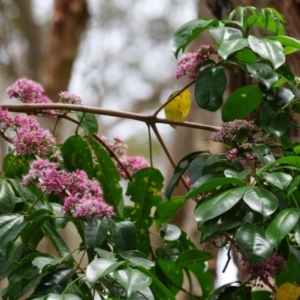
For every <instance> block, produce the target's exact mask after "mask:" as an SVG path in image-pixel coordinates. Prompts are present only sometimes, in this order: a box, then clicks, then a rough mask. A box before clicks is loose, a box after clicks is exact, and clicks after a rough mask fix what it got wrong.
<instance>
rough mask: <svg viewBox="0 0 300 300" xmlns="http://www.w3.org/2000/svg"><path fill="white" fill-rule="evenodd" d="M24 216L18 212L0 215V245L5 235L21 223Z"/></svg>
mask: <svg viewBox="0 0 300 300" xmlns="http://www.w3.org/2000/svg"><path fill="white" fill-rule="evenodd" d="M23 220H24V216H22V215H19V214H7V215H4V216H0V245H1V244H2V243H3V241H4V239H5V238H6V236H7V235H9V233H10V232H11V231H12V230H13V229H14V227H16V226H18V225H19V224H21V223H22V222H23Z"/></svg>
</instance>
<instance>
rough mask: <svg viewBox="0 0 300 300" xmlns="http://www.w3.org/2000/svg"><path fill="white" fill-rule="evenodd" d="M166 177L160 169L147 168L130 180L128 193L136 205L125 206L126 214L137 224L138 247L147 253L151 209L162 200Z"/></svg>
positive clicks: (127, 217) (126, 216)
mask: <svg viewBox="0 0 300 300" xmlns="http://www.w3.org/2000/svg"><path fill="white" fill-rule="evenodd" d="M163 181H164V178H163V176H162V174H161V173H160V171H159V170H157V169H152V168H145V169H141V170H139V171H137V172H136V173H134V174H133V181H132V182H129V184H128V189H127V192H126V195H127V196H129V197H130V200H131V201H132V202H133V203H134V206H126V207H125V208H124V216H125V218H126V219H128V220H130V221H132V222H133V223H134V224H135V226H136V232H137V238H138V249H139V250H140V251H142V252H144V253H147V252H148V251H149V250H150V248H149V244H148V238H147V236H148V229H149V227H150V226H151V225H152V219H153V218H152V216H151V210H152V208H153V207H158V206H159V205H160V203H161V202H162V197H161V191H162V187H163Z"/></svg>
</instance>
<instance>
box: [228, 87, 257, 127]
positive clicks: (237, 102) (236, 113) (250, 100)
mask: <svg viewBox="0 0 300 300" xmlns="http://www.w3.org/2000/svg"><path fill="white" fill-rule="evenodd" d="M262 100H263V93H262V91H261V90H260V88H259V87H257V86H252V85H248V86H243V87H241V88H239V89H237V90H235V91H234V92H233V93H232V94H230V96H229V97H228V98H227V100H226V102H225V104H224V106H223V108H222V120H223V121H224V122H229V121H233V120H235V119H243V118H244V117H246V116H248V115H249V114H250V113H251V112H252V111H253V110H255V109H256V108H257V107H258V106H259V105H260V104H261V103H262Z"/></svg>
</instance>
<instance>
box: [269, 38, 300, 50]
mask: <svg viewBox="0 0 300 300" xmlns="http://www.w3.org/2000/svg"><path fill="white" fill-rule="evenodd" d="M267 39H270V40H275V41H278V42H280V43H281V45H282V46H288V47H292V48H296V49H299V50H300V41H299V40H297V39H295V38H292V37H289V36H285V35H273V36H268V37H267Z"/></svg>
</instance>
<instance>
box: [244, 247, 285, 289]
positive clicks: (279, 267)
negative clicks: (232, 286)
mask: <svg viewBox="0 0 300 300" xmlns="http://www.w3.org/2000/svg"><path fill="white" fill-rule="evenodd" d="M242 264H243V265H244V267H245V271H246V273H247V274H249V275H251V278H252V279H257V278H259V279H260V280H261V281H262V282H263V283H266V284H267V283H268V282H269V279H270V278H273V277H274V276H275V275H277V274H278V273H280V272H281V271H284V270H286V262H285V259H284V258H283V257H282V256H281V255H279V254H278V253H277V252H274V253H273V254H272V255H271V256H269V257H268V258H267V259H266V260H264V261H263V262H261V263H258V264H256V265H252V264H251V262H250V261H249V260H248V259H247V258H246V257H244V256H243V255H242Z"/></svg>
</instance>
